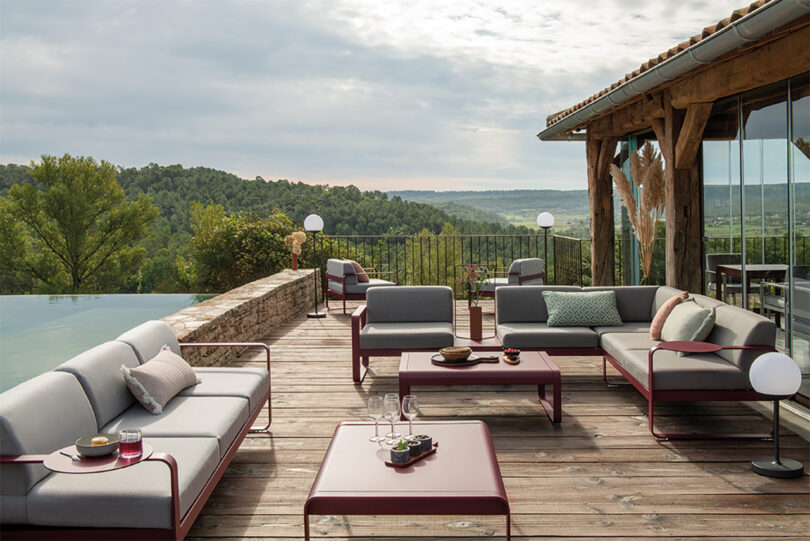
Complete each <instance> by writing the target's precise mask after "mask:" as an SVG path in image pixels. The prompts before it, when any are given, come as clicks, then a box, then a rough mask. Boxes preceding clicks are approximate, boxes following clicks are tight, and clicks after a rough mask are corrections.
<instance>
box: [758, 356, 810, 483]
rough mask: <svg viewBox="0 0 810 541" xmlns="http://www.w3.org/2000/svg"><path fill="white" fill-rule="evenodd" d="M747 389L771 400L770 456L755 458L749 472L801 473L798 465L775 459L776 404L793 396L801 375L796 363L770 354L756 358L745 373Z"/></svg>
mask: <svg viewBox="0 0 810 541" xmlns="http://www.w3.org/2000/svg"><path fill="white" fill-rule="evenodd" d="M748 377H749V379H750V380H751V386H752V387H753V388H754V390H755V391H756V392H758V393H760V394H764V395H767V396H769V397H771V398H772V399H773V445H774V453H773V456H772V457H770V456H764V457H760V458H755V459H754V460H752V461H751V467H752V469H753V470H754V471H755V472H756V473H758V474H760V475H767V476H768V477H780V478H791V477H799V476H800V475H802V474H803V473H804V466H803V465H802V463H801V462H799V461H797V460H793V459H791V458H779V401H780V400H782V399H783V398H788V397H789V396H793V395H794V394H796V392H797V391H798V390H799V387H801V384H802V372H801V370H799V366H798V365H797V364H796V361H794V360H793V359H791V358H790V357H788V356H787V355H785V354H784V353H777V352H770V353H765V354H764V355H760V356H759V357H757V358H756V360H755V361H754V362H753V363H752V364H751V370H750V371H749V372H748Z"/></svg>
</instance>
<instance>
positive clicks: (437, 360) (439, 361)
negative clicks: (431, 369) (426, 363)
mask: <svg viewBox="0 0 810 541" xmlns="http://www.w3.org/2000/svg"><path fill="white" fill-rule="evenodd" d="M498 361H499V359H498V357H497V356H495V355H493V356H491V357H479V356H478V355H475V354H473V355H470V356H469V357H467V358H466V359H460V360H458V361H448V360H447V359H445V358H444V357H442V355H441V353H437V354H436V355H434V356H433V357H431V358H430V362H432V363H433V364H435V365H438V366H470V365H473V364H478V363H497V362H498Z"/></svg>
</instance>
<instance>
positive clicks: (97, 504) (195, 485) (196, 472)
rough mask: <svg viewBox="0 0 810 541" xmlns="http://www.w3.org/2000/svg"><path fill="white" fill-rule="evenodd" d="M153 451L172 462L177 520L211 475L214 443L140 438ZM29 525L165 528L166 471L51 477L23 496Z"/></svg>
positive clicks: (147, 467)
mask: <svg viewBox="0 0 810 541" xmlns="http://www.w3.org/2000/svg"><path fill="white" fill-rule="evenodd" d="M144 441H145V442H146V443H148V444H149V445H151V446H152V447H153V448H154V449H155V451H161V452H164V453H169V454H170V455H172V456H173V457H174V458H175V460H176V461H177V473H178V484H179V489H180V512H181V515H182V514H185V513H186V511H188V509H189V508H190V507H191V504H192V503H193V502H194V499H195V498H196V497H197V495H198V494H199V493H200V492H201V491H202V489H203V487H204V486H205V483H206V482H207V481H208V479H209V478H210V477H211V475H212V474H213V473H214V471H215V470H216V467H217V464H218V462H219V451H218V448H217V441H216V439H215V438H187V437H183V438H149V437H147V438H144ZM28 513H29V518H30V521H31V523H32V524H37V525H40V526H67V527H73V526H88V525H92V526H94V527H100V528H170V527H171V525H172V522H171V516H172V507H171V484H170V477H169V468H168V467H167V466H166V465H165V464H163V463H162V462H154V461H149V462H142V463H140V464H136V465H134V466H130V467H128V468H123V469H120V470H115V471H109V472H102V473H94V474H92V475H70V474H61V473H54V474H51V475H49V476H48V477H47V478H46V479H44V480H43V481H41V482H40V483H39V484H37V485H36V486H35V487H34V488H33V489H32V490H31V492H30V494H29V495H28Z"/></svg>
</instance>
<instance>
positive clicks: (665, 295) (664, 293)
mask: <svg viewBox="0 0 810 541" xmlns="http://www.w3.org/2000/svg"><path fill="white" fill-rule="evenodd" d="M681 293H683V290H682V289H675V288H674V287H669V286H659V287H658V289H657V290H656V291H655V296H654V297H653V305H652V309H651V310H650V321H652V320H653V318H654V317H655V314H657V313H658V310H659V309H660V308H661V305H662V304H664V303H665V302H667V301H668V300H669V299H671V298H672V297H674V296H675V295H680V294H681Z"/></svg>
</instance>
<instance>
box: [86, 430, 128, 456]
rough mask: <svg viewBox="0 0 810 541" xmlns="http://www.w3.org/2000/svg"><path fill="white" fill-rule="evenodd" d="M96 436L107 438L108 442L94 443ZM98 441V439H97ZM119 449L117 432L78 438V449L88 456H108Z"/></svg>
mask: <svg viewBox="0 0 810 541" xmlns="http://www.w3.org/2000/svg"><path fill="white" fill-rule="evenodd" d="M94 438H107V443H103V444H99V443H97V444H96V445H93V439H94ZM96 441H97V442H98V440H96ZM116 449H118V435H117V434H93V435H91V436H84V437H83V438H79V439H78V440H76V450H77V451H78V452H79V454H80V455H81V456H83V457H86V458H95V457H100V456H106V455H109V454H110V453H113V452H114V451H115V450H116Z"/></svg>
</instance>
